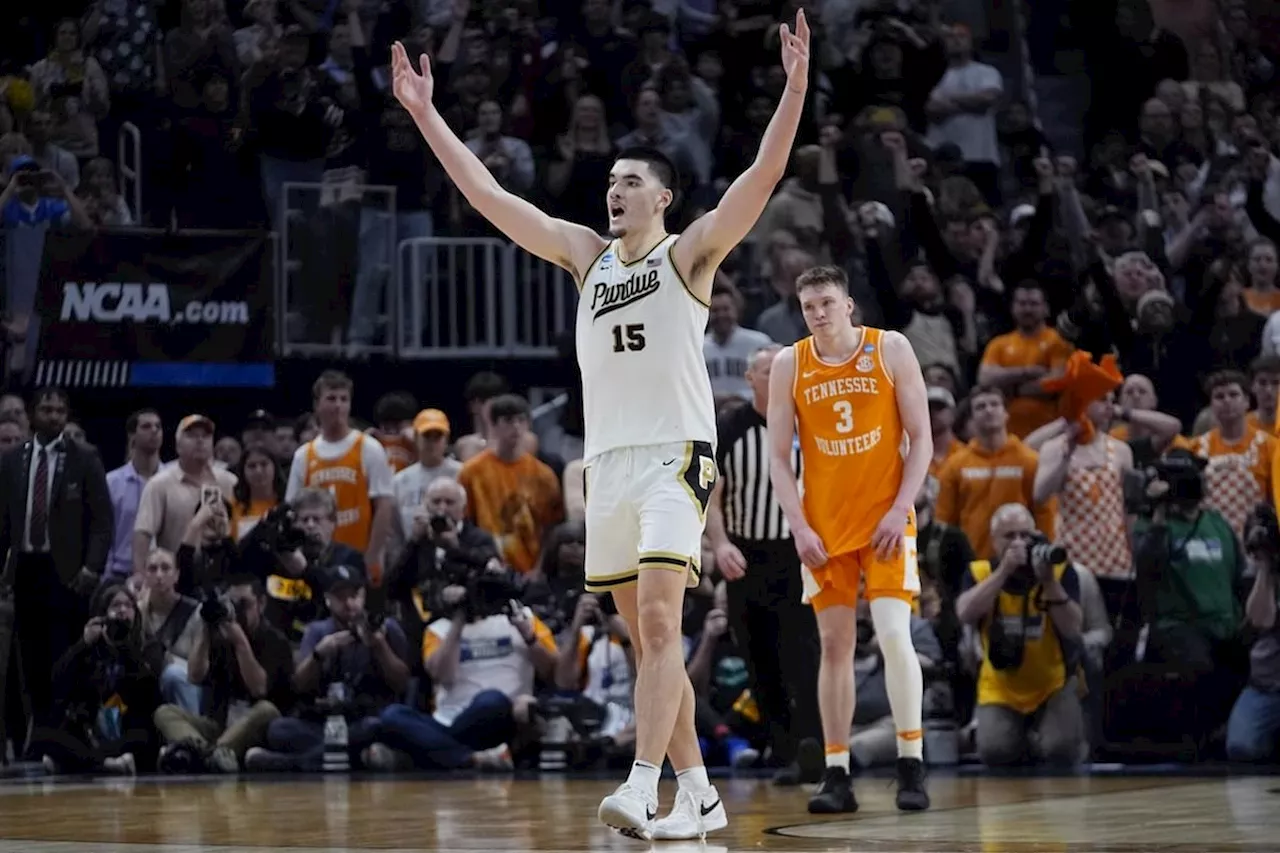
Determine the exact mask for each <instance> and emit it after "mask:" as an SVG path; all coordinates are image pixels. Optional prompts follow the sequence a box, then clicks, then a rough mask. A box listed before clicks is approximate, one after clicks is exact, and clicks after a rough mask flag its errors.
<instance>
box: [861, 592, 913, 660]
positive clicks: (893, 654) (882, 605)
mask: <svg viewBox="0 0 1280 853" xmlns="http://www.w3.org/2000/svg"><path fill="white" fill-rule="evenodd" d="M871 622H872V624H874V625H875V628H876V639H877V640H878V641H879V643H880V650H881V651H882V652H883V653H884V656H885V660H887V661H888V660H902V659H903V658H904V657H905V656H908V655H909V656H911V657H913V658H914V657H915V653H916V650H915V647H914V646H913V645H912V644H911V605H910V604H908V603H907V602H905V601H903V600H901V599H898V598H877V599H876V600H875V601H872V602H871Z"/></svg>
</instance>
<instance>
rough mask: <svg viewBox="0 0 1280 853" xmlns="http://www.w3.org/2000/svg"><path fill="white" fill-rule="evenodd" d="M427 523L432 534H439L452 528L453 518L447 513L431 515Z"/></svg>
mask: <svg viewBox="0 0 1280 853" xmlns="http://www.w3.org/2000/svg"><path fill="white" fill-rule="evenodd" d="M427 523H428V524H429V525H430V527H431V533H432V535H434V536H439V535H440V534H441V533H445V532H447V531H449V530H452V529H453V519H452V518H450V517H449V516H447V515H433V516H431V518H430V519H429V520H428V522H427Z"/></svg>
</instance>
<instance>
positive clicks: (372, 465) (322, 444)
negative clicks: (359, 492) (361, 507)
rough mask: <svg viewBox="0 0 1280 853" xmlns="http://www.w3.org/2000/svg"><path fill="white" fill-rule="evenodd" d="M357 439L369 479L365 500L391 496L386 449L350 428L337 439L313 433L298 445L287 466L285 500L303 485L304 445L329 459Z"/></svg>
mask: <svg viewBox="0 0 1280 853" xmlns="http://www.w3.org/2000/svg"><path fill="white" fill-rule="evenodd" d="M357 441H360V442H363V444H362V445H361V447H360V462H361V464H362V466H363V467H364V476H365V477H366V478H367V479H368V481H369V499H370V500H372V499H373V498H389V497H391V496H392V494H393V491H392V486H391V476H392V471H391V464H390V463H389V462H387V451H386V450H384V449H383V448H382V445H381V444H379V443H378V440H377V439H376V438H374V437H373V436H371V435H366V434H365V433H362V432H360V431H359V430H354V429H353V430H351V432H349V433H347V436H346V438H344V439H342V440H341V441H326V440H325V439H324V438H322V437H320V436H317V437H316V439H315V441H312V442H310V443H309V444H303V445H300V446H299V447H298V449H297V451H296V452H295V453H294V454H293V464H292V465H290V466H289V486H288V489H286V491H285V500H287V501H291V500H293V499H294V497H295V496H296V495H297V494H298V492H299V491H301V490H302V489H303V488H304V487H305V486H306V476H307V448H308V447H313V446H314V447H315V452H316V456H318V457H319V458H321V459H324V460H326V461H329V460H333V459H339V458H341V457H342V456H345V455H346V454H347V453H348V452H350V450H351V447H352V445H353V444H355V442H357Z"/></svg>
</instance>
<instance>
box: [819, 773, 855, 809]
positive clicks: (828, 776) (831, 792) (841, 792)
mask: <svg viewBox="0 0 1280 853" xmlns="http://www.w3.org/2000/svg"><path fill="white" fill-rule="evenodd" d="M857 810H858V801H857V800H856V799H854V796H853V780H852V779H850V778H849V771H847V770H845V769H844V768H843V767H828V768H827V769H826V770H825V771H823V773H822V782H821V784H819V785H818V790H817V793H815V794H814V795H813V796H812V797H810V798H809V814H844V813H850V812H856V811H857Z"/></svg>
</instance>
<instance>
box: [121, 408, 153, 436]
mask: <svg viewBox="0 0 1280 853" xmlns="http://www.w3.org/2000/svg"><path fill="white" fill-rule="evenodd" d="M147 415H155V416H156V417H157V418H158V417H160V413H159V412H157V411H156V410H155V409H138V411H136V412H134V413H133V414H131V415H129V417H127V418H125V419H124V433H125V435H133V434H134V433H135V432H137V431H138V422H139V421H141V420H142V419H143V418H144V417H145V416H147Z"/></svg>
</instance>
